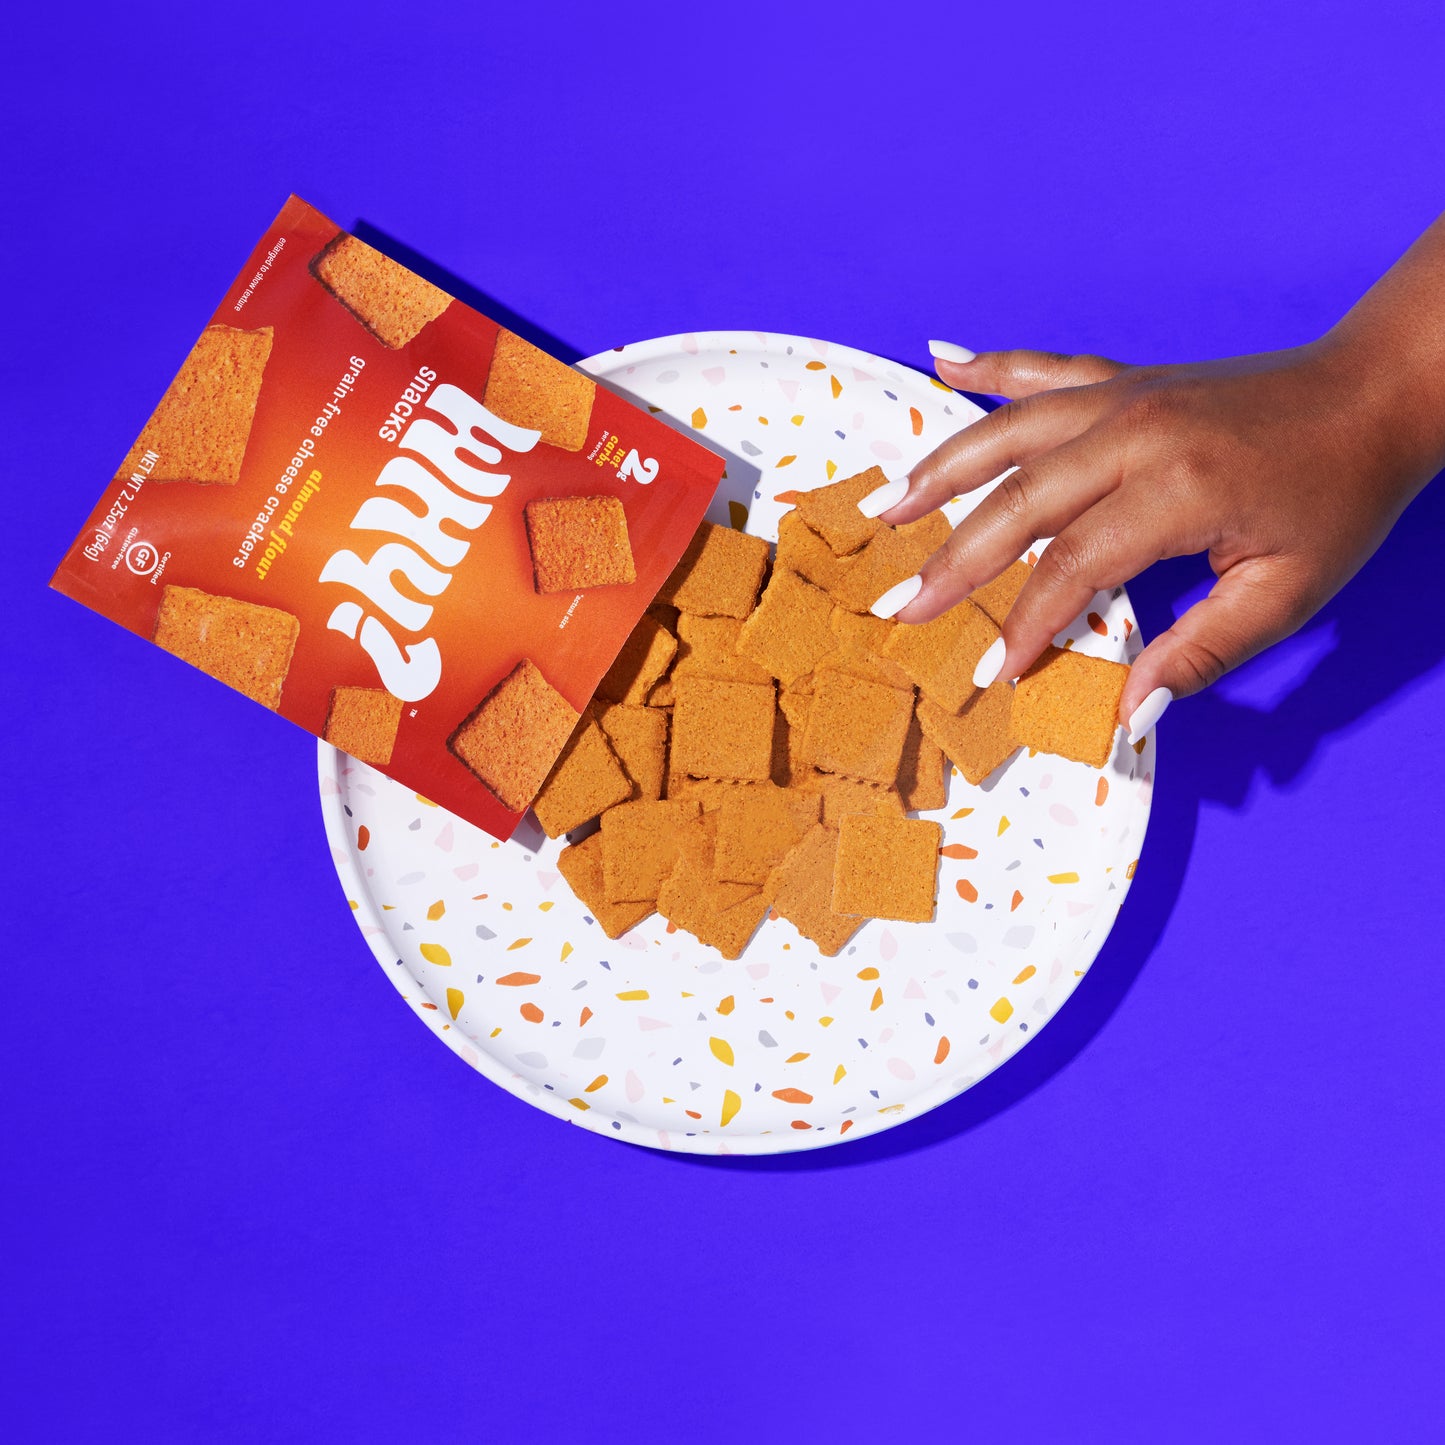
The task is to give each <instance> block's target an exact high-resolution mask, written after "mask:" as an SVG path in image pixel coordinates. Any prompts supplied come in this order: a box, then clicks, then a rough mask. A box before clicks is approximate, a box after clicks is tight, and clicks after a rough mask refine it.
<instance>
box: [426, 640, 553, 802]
mask: <svg viewBox="0 0 1445 1445" xmlns="http://www.w3.org/2000/svg"><path fill="white" fill-rule="evenodd" d="M579 717H580V714H579V713H578V711H577V709H576V708H574V707H573V706H572V704H571V703H569V702H568V701H567V699H566V698H565V697H563V696H562V694H561V693H560V692H558V691H557V689H556V688H555V687H553V686H552V684H551V683H550V682H548V681H547V679H546V678H545V677H543V675H542V670H541V668H539V667H538V666H537V664H536V663H535V662H533V661H532V660H531V659H530V658H526V657H524V658H523V659H522V660H521V661H520V662H519V663H518V664H517V665H516V666H515V667H514V668H513V669H512V670H511V672H509V673H508V674H507V675H506V676H505V677H504V678H502V679H501V681H500V682H498V683H497V684H496V686H495V687H493V688H492V690H491V691H490V692H489V693H488V694H487V695H486V696H485V697H484V698H483V699H482V700H481V702H479V703H478V704H477V706H476V707H475V708H474V709H473V710H472V711H471V712H470V713H469V714H468V715H467V716H466V717H465V718H464V719H463V720H462V722H461V723H460V724H459V725H458V727H457V729H456V730H455V731H454V732H453V733H452V735H451V736H450V737H449V738H448V739H447V747H448V748H449V749H450V750H451V752H452V754H453V756H455V757H456V758H457V759H458V760H459V761H460V762H462V763H464V764H465V765H466V766H467V767H468V768H470V769H471V770H472V772H473V773H475V774H476V776H477V778H478V779H480V781H481V782H483V783H485V784H486V786H487V787H488V788H490V789H491V790H492V792H493V793H495V794H496V796H497V798H498V799H499V801H500V802H501V803H502V805H503V807H506V808H509V809H511V811H512V812H514V813H520V812H521V811H522V810H523V809H524V808H526V807H527V806H528V804H530V803H531V801H532V799H533V798H535V797H536V796H537V792H538V790H539V789H540V788H541V786H542V783H543V782H544V780H545V779H546V777H547V774H548V773H549V772H551V770H552V764H553V763H555V762H556V761H557V755H558V754H559V753H560V752H561V751H562V748H563V746H564V745H565V744H566V742H567V739H568V738H569V737H571V736H572V730H573V728H575V727H576V726H577V722H578V719H579Z"/></svg>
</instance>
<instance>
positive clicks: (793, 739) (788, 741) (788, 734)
mask: <svg viewBox="0 0 1445 1445" xmlns="http://www.w3.org/2000/svg"><path fill="white" fill-rule="evenodd" d="M812 710H813V697H812V694H811V693H808V694H804V693H800V692H795V691H794V690H793V689H791V688H784V689H782V690H781V691H780V692H779V693H778V718H777V722H776V725H775V726H776V731H775V732H774V734H773V781H774V782H775V783H778V784H779V785H781V786H787V785H790V784H794V783H801V782H804V781H805V780H806V779H807V778H809V777H810V776H811V774H812V768H811V767H810V766H809V764H808V754H807V751H806V749H805V747H804V742H805V739H806V738H807V735H808V717H809V715H810V714H811V713H812ZM780 746H781V748H782V753H781V755H780V754H779V751H778V749H779V747H780Z"/></svg>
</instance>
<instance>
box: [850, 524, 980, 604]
mask: <svg viewBox="0 0 1445 1445" xmlns="http://www.w3.org/2000/svg"><path fill="white" fill-rule="evenodd" d="M952 535H953V528H952V527H951V526H949V523H948V519H947V518H946V517H945V516H944V515H943V513H942V512H938V511H933V512H929V513H928V514H927V515H926V516H923V517H920V518H919V519H918V520H917V521H916V522H906V523H905V524H904V525H903V526H901V527H888V526H880V527H879V528H878V530H877V531H876V532H875V533H874V534H873V536H872V537H871V538H870V540H869V542H868V545H867V546H866V547H864V548H863V550H862V551H861V552H859V553H858V556H857V558H856V559H855V560H854V563H853V566H852V567H851V568H849V570H848V572H847V574H846V575H845V576H843V577H841V578H839V579H838V581H837V582H835V583H834V584H833V586H832V588H831V589H830V590H831V592H832V595H833V600H834V601H835V602H837V603H839V604H840V605H841V606H843V607H846V608H848V609H849V610H850V611H853V612H867V611H868V609H869V608H870V607H871V606H872V605H873V604H874V603H875V602H876V601H877V600H878V599H879V598H880V597H881V596H882V595H883V594H884V593H885V592H886V591H888V589H889V588H890V587H893V586H895V585H896V584H897V583H899V582H902V581H903V580H904V579H905V578H908V577H913V576H916V575H917V573H918V571H919V570H920V569H921V568H922V566H923V564H924V563H925V562H926V561H928V559H929V558H930V557H931V556H933V554H934V553H935V552H936V551H938V549H939V548H940V547H941V546H943V544H944V543H945V542H946V541H948V539H949V537H950V536H952Z"/></svg>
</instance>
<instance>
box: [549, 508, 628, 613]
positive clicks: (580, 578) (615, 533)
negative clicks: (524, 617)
mask: <svg viewBox="0 0 1445 1445" xmlns="http://www.w3.org/2000/svg"><path fill="white" fill-rule="evenodd" d="M523 512H524V513H525V516H526V521H527V544H528V546H529V547H530V548H531V552H532V576H533V579H534V585H535V587H536V589H537V592H538V593H539V594H543V595H545V594H546V593H548V592H584V591H586V590H587V589H588V588H589V587H613V586H619V585H625V584H627V583H631V582H636V581H637V569H636V567H635V566H634V565H633V562H632V547H631V545H630V543H629V542H628V540H627V513H626V512H625V511H623V508H622V503H621V502H620V501H619V500H618V499H617V498H616V497H534V498H533V499H532V500H531V501H530V502H528V503H527V504H526V506H525V507H524V508H523Z"/></svg>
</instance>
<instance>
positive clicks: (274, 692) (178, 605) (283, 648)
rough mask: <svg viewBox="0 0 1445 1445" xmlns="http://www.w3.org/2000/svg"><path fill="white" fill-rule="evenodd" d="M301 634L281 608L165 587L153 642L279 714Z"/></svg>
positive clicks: (293, 618) (195, 589) (193, 590)
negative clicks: (285, 684) (288, 673)
mask: <svg viewBox="0 0 1445 1445" xmlns="http://www.w3.org/2000/svg"><path fill="white" fill-rule="evenodd" d="M300 635H301V624H300V622H299V621H298V620H297V619H296V618H295V617H294V616H292V614H291V613H289V612H282V611H281V610H280V608H277V607H263V606H261V605H260V604H259V603H257V602H242V601H241V600H240V599H239V598H236V597H220V596H216V595H214V594H212V593H210V592H202V591H201V590H200V588H198V587H175V586H170V585H167V586H166V587H165V588H164V589H163V591H162V592H161V605H160V609H159V611H158V612H157V613H156V621H155V630H154V632H153V633H152V634H151V640H152V641H153V642H154V643H155V644H156V646H157V647H163V648H164V649H165V650H166V651H167V652H170V653H173V654H174V655H175V656H176V657H179V658H181V659H182V660H183V661H185V662H189V663H190V664H191V666H192V667H198V668H200V669H201V671H202V672H205V673H209V674H210V675H211V676H212V677H214V678H215V679H217V681H219V682H224V683H225V684H226V686H227V687H233V688H235V689H236V691H237V692H241V693H245V695H246V696H247V697H249V698H252V699H253V700H254V701H256V702H259V703H260V704H261V706H262V707H268V708H270V709H271V711H272V712H275V711H276V709H277V708H279V707H280V706H281V687H282V684H284V683H285V681H286V673H287V671H288V670H289V669H290V666H291V654H292V653H293V652H295V650H296V639H297V638H298V637H299V636H300Z"/></svg>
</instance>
